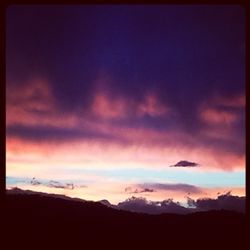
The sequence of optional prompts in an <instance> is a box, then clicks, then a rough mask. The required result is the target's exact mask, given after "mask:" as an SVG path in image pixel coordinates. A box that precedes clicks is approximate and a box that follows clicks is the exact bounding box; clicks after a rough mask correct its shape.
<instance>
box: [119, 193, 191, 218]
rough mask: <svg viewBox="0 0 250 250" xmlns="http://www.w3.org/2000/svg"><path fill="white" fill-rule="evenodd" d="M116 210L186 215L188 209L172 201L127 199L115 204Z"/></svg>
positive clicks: (140, 198) (141, 198) (139, 198)
mask: <svg viewBox="0 0 250 250" xmlns="http://www.w3.org/2000/svg"><path fill="white" fill-rule="evenodd" d="M116 208H118V209H122V210H128V211H132V212H139V213H149V214H161V213H180V214H185V213H188V209H186V208H184V207H182V206H180V205H179V203H175V202H174V201H173V200H172V199H168V200H164V201H162V202H154V201H147V200H146V199H145V198H143V197H134V196H132V197H131V198H128V199H127V200H125V201H123V202H120V203H118V204H117V206H116Z"/></svg>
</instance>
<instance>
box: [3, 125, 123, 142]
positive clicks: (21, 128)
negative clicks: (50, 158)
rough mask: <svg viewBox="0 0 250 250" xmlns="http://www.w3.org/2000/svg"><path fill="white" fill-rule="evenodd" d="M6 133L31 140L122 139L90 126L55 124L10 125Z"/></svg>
mask: <svg viewBox="0 0 250 250" xmlns="http://www.w3.org/2000/svg"><path fill="white" fill-rule="evenodd" d="M6 134H7V136H10V137H17V138H22V139H23V140H30V141H37V142H40V141H47V142H48V141H57V142H60V141H68V142H69V141H74V140H77V141H79V140H82V139H86V140H109V141H112V140H116V141H122V138H118V137H116V136H115V135H113V134H112V133H105V132H100V131H96V130H93V129H91V128H90V127H89V128H84V129H83V128H78V129H73V128H57V127H53V126H36V127H33V126H29V125H9V126H8V127H7V128H6Z"/></svg>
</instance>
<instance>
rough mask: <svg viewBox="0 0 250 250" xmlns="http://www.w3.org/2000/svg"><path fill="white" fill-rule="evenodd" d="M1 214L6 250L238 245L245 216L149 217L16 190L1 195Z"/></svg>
mask: <svg viewBox="0 0 250 250" xmlns="http://www.w3.org/2000/svg"><path fill="white" fill-rule="evenodd" d="M102 203H105V205H104V204H102ZM108 204H110V203H108ZM4 215H5V216H4V217H5V220H4V221H5V225H4V226H5V227H4V229H5V230H4V232H5V236H4V239H8V249H12V248H16V247H19V249H22V247H25V248H28V247H31V246H32V249H34V248H37V246H39V247H41V246H43V247H48V245H47V244H51V245H49V249H52V247H56V248H57V249H58V247H59V246H64V247H66V246H69V247H70V248H72V247H73V246H82V248H80V249H85V248H84V247H86V246H87V245H88V246H91V248H89V247H88V248H87V249H95V248H94V247H96V246H97V245H99V244H101V245H102V246H103V248H104V246H105V248H104V249H106V247H107V249H110V248H114V249H121V247H127V248H129V249H134V247H137V248H138V246H139V247H142V246H144V245H145V244H146V245H147V246H153V247H156V246H160V245H162V244H164V245H165V246H170V245H180V244H184V245H186V244H189V243H196V244H198V242H207V243H206V245H207V246H208V245H209V244H211V247H212V246H215V245H214V244H221V245H223V246H224V247H225V246H227V245H230V246H236V247H239V246H240V245H241V244H243V243H244V241H245V238H246V230H245V229H246V215H244V214H243V213H239V212H233V211H226V210H220V211H206V212H196V213H191V214H185V215H180V214H170V213H169V214H161V215H150V214H143V213H136V212H129V211H123V210H118V209H114V208H112V207H111V206H107V201H101V202H93V201H82V200H80V199H72V198H69V197H66V196H63V195H50V194H43V193H36V192H32V191H21V190H18V189H16V190H8V191H7V192H6V202H5V213H4ZM31 242H33V243H35V245H31ZM115 242H116V244H115ZM117 242H119V244H120V245H117ZM188 242H189V243H188ZM33 243H32V244H33ZM203 244H204V243H203ZM131 246H132V247H131ZM202 246H204V245H200V247H201V248H202ZM217 246H218V245H217ZM164 249H165V248H164ZM166 249H167V247H166Z"/></svg>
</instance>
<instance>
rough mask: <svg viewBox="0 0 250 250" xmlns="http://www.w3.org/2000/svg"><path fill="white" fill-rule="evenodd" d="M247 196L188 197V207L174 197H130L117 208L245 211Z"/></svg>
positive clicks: (141, 210)
mask: <svg viewBox="0 0 250 250" xmlns="http://www.w3.org/2000/svg"><path fill="white" fill-rule="evenodd" d="M245 204H246V198H245V197H239V196H233V195H231V193H230V192H228V193H226V194H223V195H219V196H218V197H217V198H216V199H211V198H199V199H197V200H193V199H191V198H190V197H187V207H184V206H182V205H181V204H180V203H179V202H175V201H173V199H167V200H163V201H148V200H147V199H145V198H143V197H134V196H132V197H131V198H128V199H127V200H125V201H123V202H120V203H118V205H117V206H116V208H118V209H121V210H128V211H132V212H139V213H149V214H161V213H177V214H187V213H192V212H200V211H209V210H229V211H236V212H241V213H245Z"/></svg>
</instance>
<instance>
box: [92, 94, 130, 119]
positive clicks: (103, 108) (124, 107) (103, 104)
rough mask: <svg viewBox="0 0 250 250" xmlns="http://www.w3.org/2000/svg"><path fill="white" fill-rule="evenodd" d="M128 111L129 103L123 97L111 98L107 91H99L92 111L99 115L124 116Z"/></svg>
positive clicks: (105, 116) (109, 116)
mask: <svg viewBox="0 0 250 250" xmlns="http://www.w3.org/2000/svg"><path fill="white" fill-rule="evenodd" d="M128 111H129V110H128V104H127V103H126V101H125V100H124V99H122V98H120V99H119V98H116V99H111V98H110V97H109V96H107V95H106V94H105V93H97V94H96V95H95V97H94V100H93V104H92V112H93V114H94V115H96V116H98V117H102V118H122V117H125V116H126V115H127V114H128Z"/></svg>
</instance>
